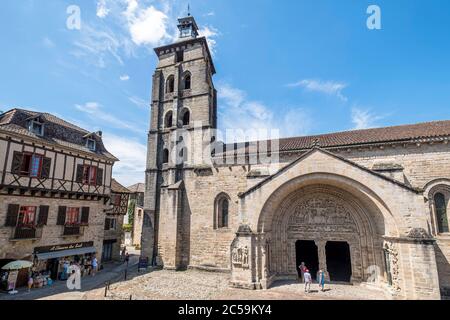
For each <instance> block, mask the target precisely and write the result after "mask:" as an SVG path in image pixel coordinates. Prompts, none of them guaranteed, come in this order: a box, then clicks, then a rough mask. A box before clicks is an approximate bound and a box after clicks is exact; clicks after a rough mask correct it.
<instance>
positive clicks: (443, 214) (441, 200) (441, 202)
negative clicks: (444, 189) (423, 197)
mask: <svg viewBox="0 0 450 320" xmlns="http://www.w3.org/2000/svg"><path fill="white" fill-rule="evenodd" d="M434 206H435V208H436V219H437V225H438V230H439V233H447V232H449V227H448V217H447V202H446V199H445V196H444V195H443V194H442V193H436V194H435V195H434Z"/></svg>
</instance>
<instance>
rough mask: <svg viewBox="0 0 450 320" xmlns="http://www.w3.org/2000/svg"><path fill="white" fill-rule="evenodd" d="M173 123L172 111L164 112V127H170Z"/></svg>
mask: <svg viewBox="0 0 450 320" xmlns="http://www.w3.org/2000/svg"><path fill="white" fill-rule="evenodd" d="M172 125H173V114H172V111H169V112H167V113H166V116H165V118H164V128H171V127H172Z"/></svg>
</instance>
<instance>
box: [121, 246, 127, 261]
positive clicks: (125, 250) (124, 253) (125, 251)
mask: <svg viewBox="0 0 450 320" xmlns="http://www.w3.org/2000/svg"><path fill="white" fill-rule="evenodd" d="M126 254H127V247H123V249H122V259H123V261H125V256H126Z"/></svg>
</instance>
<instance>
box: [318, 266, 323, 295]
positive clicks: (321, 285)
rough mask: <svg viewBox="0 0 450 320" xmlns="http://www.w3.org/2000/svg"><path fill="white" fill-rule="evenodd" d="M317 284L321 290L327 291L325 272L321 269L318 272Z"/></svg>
mask: <svg viewBox="0 0 450 320" xmlns="http://www.w3.org/2000/svg"><path fill="white" fill-rule="evenodd" d="M317 283H318V284H319V290H320V291H324V290H325V272H324V271H323V270H322V269H321V270H319V272H317Z"/></svg>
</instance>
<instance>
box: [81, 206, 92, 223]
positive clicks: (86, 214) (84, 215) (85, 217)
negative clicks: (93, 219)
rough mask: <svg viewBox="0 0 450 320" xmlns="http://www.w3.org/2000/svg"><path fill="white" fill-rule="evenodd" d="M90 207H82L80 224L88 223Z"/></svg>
mask: <svg viewBox="0 0 450 320" xmlns="http://www.w3.org/2000/svg"><path fill="white" fill-rule="evenodd" d="M90 209H91V208H89V207H83V208H82V209H81V224H82V225H86V226H87V225H88V224H89V211H90Z"/></svg>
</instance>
